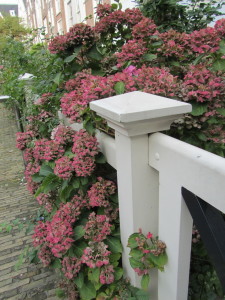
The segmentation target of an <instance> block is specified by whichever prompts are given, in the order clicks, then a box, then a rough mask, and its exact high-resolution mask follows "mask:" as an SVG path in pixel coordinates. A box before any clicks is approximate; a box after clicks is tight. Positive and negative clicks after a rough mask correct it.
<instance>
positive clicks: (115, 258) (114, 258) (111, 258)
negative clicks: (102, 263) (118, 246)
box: [109, 253, 121, 263]
mask: <svg viewBox="0 0 225 300" xmlns="http://www.w3.org/2000/svg"><path fill="white" fill-rule="evenodd" d="M120 258H121V253H112V254H110V256H109V261H110V263H114V262H117V261H118V260H119V259H120Z"/></svg>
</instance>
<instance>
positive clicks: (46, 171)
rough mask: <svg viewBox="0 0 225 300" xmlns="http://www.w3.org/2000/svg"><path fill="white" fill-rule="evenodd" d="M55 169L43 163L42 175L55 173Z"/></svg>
mask: <svg viewBox="0 0 225 300" xmlns="http://www.w3.org/2000/svg"><path fill="white" fill-rule="evenodd" d="M53 173H54V172H53V169H52V168H51V167H49V166H48V165H42V166H41V169H40V171H39V175H40V176H48V175H49V174H53Z"/></svg>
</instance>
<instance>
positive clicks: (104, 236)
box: [17, 4, 225, 300]
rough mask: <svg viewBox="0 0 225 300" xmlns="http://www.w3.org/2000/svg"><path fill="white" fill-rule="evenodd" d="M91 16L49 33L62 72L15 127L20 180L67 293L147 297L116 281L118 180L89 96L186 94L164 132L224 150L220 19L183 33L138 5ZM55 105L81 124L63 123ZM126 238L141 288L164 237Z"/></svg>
mask: <svg viewBox="0 0 225 300" xmlns="http://www.w3.org/2000/svg"><path fill="white" fill-rule="evenodd" d="M97 17H98V21H97V23H96V25H95V26H94V27H90V26H88V25H86V24H76V25H74V26H73V27H72V28H71V29H70V30H69V32H68V33H67V34H65V35H61V36H57V37H55V38H54V39H52V41H51V42H50V44H49V51H50V52H51V53H52V55H53V56H55V57H56V58H60V59H63V61H64V70H66V71H65V74H66V75H65V76H67V80H66V81H65V82H64V83H62V82H58V87H57V89H56V90H55V92H52V93H45V94H43V95H42V96H41V97H40V98H39V99H37V100H36V101H35V103H34V106H33V109H32V114H31V115H30V116H28V117H27V122H26V124H27V125H26V131H25V132H24V133H18V134H17V147H18V148H19V149H21V150H24V158H25V161H26V170H25V177H26V181H27V188H28V190H29V191H30V192H31V193H32V194H33V195H34V197H35V198H36V200H37V202H38V203H39V205H40V206H41V209H42V215H43V219H42V220H40V221H39V222H38V223H37V224H36V226H35V228H34V235H33V246H34V247H35V249H36V252H37V255H38V257H39V259H40V260H41V261H42V262H43V264H44V265H45V266H53V267H55V268H58V269H59V270H60V272H61V274H62V276H64V280H63V281H62V282H61V288H62V289H63V290H64V291H65V292H66V293H67V295H68V297H69V299H71V300H72V299H84V300H89V299H98V300H104V299H115V300H116V299H148V297H149V296H148V294H146V292H144V291H140V290H138V289H135V288H133V287H131V286H129V284H128V283H127V281H126V279H122V278H123V270H122V268H121V253H122V246H121V243H120V237H119V218H118V215H119V211H118V203H117V196H116V180H112V179H111V178H110V177H109V176H108V174H109V173H112V172H115V170H113V169H112V168H110V167H109V166H108V165H107V164H105V159H104V157H103V155H102V153H101V152H100V149H99V145H98V142H97V139H96V137H95V130H96V128H98V129H101V130H104V131H106V132H108V133H110V134H113V132H112V131H110V130H109V128H108V127H107V125H106V123H105V121H104V120H102V119H101V118H100V117H98V116H96V115H95V113H94V112H92V111H90V109H89V103H90V102H91V101H93V100H97V99H102V98H107V97H111V96H114V95H119V94H123V93H126V92H132V91H136V90H141V91H143V92H146V93H150V94H156V95H161V96H164V97H167V98H172V99H177V100H180V101H186V102H189V103H191V104H192V105H193V112H192V113H191V114H187V115H185V116H184V118H182V119H179V120H177V121H176V122H174V124H173V125H172V129H171V131H170V134H171V135H173V136H175V137H178V138H180V139H182V140H185V141H187V142H189V143H192V144H194V145H197V146H200V147H201V148H204V149H207V150H209V151H211V152H214V153H216V154H219V155H221V156H224V153H225V147H224V144H225V130H224V124H225V122H224V119H225V110H224V88H225V81H224V71H225V63H224V56H225V43H224V41H223V38H224V37H225V20H219V21H217V23H216V24H215V27H214V28H210V27H208V28H205V29H201V30H198V31H194V32H192V33H190V34H187V33H181V32H178V31H175V30H169V31H166V32H163V33H160V32H159V31H158V29H157V26H156V25H155V24H154V22H153V21H152V20H150V19H148V18H146V17H144V16H143V15H142V13H141V12H140V11H139V10H138V9H137V8H134V9H127V10H125V11H122V10H121V6H120V5H119V4H118V5H115V4H114V5H112V6H110V5H108V4H105V5H99V6H98V8H97ZM59 100H60V101H59ZM59 109H61V112H62V113H63V114H64V115H65V116H66V117H68V118H69V119H70V121H71V123H73V122H77V123H83V129H81V130H79V131H75V130H72V129H71V128H70V127H68V126H65V125H64V124H63V123H61V122H60V120H59V119H58V115H57V110H59ZM128 246H130V247H131V264H133V265H132V267H133V268H134V270H135V271H136V272H137V274H138V275H140V276H143V279H142V283H143V284H142V287H143V288H145V289H146V288H147V285H148V281H149V277H148V270H149V268H150V267H157V268H158V269H160V270H163V266H164V264H165V263H166V260H167V257H166V254H165V244H164V243H163V242H161V241H159V240H158V239H157V238H153V237H152V235H151V234H150V233H149V234H147V236H145V235H144V234H142V232H139V233H137V234H134V235H132V236H131V238H130V240H129V243H128ZM140 259H141V261H140V262H138V260H140ZM132 297H133V298H132Z"/></svg>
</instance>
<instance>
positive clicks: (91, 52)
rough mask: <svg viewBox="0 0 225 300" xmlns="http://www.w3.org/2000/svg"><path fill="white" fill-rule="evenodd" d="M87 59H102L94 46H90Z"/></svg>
mask: <svg viewBox="0 0 225 300" xmlns="http://www.w3.org/2000/svg"><path fill="white" fill-rule="evenodd" d="M87 57H89V58H92V59H95V60H101V59H102V58H103V55H102V54H101V52H100V51H99V50H98V48H97V47H96V45H94V46H92V47H91V49H90V50H89V51H88V53H87Z"/></svg>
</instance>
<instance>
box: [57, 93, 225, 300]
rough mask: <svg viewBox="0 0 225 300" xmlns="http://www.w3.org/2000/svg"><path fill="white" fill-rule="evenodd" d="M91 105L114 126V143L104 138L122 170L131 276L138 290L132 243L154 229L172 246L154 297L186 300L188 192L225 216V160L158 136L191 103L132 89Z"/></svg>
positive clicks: (122, 208) (109, 155) (127, 266)
mask: <svg viewBox="0 0 225 300" xmlns="http://www.w3.org/2000/svg"><path fill="white" fill-rule="evenodd" d="M90 107H91V109H92V110H94V111H95V112H96V113H97V114H98V115H100V116H102V117H103V118H104V119H106V120H107V122H108V125H109V126H110V127H111V128H113V129H115V139H113V138H111V137H108V136H106V135H105V134H104V133H98V140H99V143H100V146H101V148H102V151H103V153H104V154H105V156H106V158H107V161H108V163H109V164H111V165H112V166H113V167H114V168H116V169H117V177H118V193H119V209H120V226H121V240H122V244H123V249H124V251H123V267H124V269H125V272H126V274H127V276H128V277H129V278H130V279H131V283H132V284H133V285H135V286H139V278H138V276H137V275H136V274H135V273H134V271H133V269H132V268H131V267H130V264H129V249H128V248H127V241H128V237H129V236H130V234H132V233H133V232H136V231H138V229H139V228H142V229H143V232H146V233H147V232H148V231H151V232H152V233H154V234H155V235H159V237H160V239H162V240H163V241H164V242H165V243H166V245H167V254H168V258H169V259H168V264H167V265H166V267H165V272H163V273H161V272H159V274H157V272H152V274H151V275H152V279H151V286H150V293H151V299H154V300H157V299H158V300H186V299H187V293H188V278H189V266H190V253H191V236H192V218H191V216H190V213H189V211H188V209H187V207H186V205H185V202H184V201H183V199H182V195H181V187H182V186H183V187H185V188H187V189H188V190H190V191H191V192H193V193H195V194H196V195H197V196H199V197H201V198H202V199H204V200H205V201H207V202H208V203H210V204H211V205H213V206H214V207H216V208H217V209H219V210H221V211H222V212H225V185H224V182H225V160H224V159H223V158H221V157H219V156H216V155H214V154H211V153H209V152H206V151H204V150H201V149H199V148H197V147H194V146H191V145H189V144H186V143H183V142H181V141H179V140H176V139H174V138H171V137H169V136H166V135H164V134H162V133H159V131H162V130H166V129H169V127H170V125H171V123H172V122H173V121H174V120H176V119H178V118H179V117H181V116H182V115H183V114H184V113H188V112H190V111H191V105H190V104H187V103H184V102H180V101H175V100H171V99H167V98H163V97H159V96H155V95H150V94H146V93H142V92H132V93H127V94H124V95H119V96H115V97H110V98H107V99H102V100H97V101H93V102H91V104H90ZM61 118H62V115H61ZM73 126H75V127H74V129H78V128H77V127H76V126H77V125H73Z"/></svg>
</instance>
